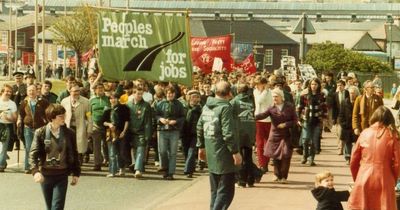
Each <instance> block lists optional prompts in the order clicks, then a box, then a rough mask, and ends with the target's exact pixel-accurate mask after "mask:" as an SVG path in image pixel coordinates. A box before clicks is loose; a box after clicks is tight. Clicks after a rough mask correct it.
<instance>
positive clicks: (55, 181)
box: [41, 174, 68, 210]
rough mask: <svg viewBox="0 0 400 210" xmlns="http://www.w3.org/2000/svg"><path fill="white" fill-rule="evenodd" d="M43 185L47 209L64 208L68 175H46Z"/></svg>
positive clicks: (60, 209)
mask: <svg viewBox="0 0 400 210" xmlns="http://www.w3.org/2000/svg"><path fill="white" fill-rule="evenodd" d="M41 186H42V192H43V195H44V200H45V202H46V207H47V210H62V209H64V205H65V197H66V195H67V187H68V175H66V174H65V175H57V176H45V177H44V182H43V183H42V184H41Z"/></svg>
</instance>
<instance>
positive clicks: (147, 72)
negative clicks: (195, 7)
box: [98, 11, 192, 86]
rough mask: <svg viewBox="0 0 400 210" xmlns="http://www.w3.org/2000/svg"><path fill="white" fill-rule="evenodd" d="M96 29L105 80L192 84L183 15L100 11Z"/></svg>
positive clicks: (186, 24) (187, 30)
mask: <svg viewBox="0 0 400 210" xmlns="http://www.w3.org/2000/svg"><path fill="white" fill-rule="evenodd" d="M98 30H99V31H98V36H99V37H98V47H99V66H100V68H101V70H102V72H103V76H104V78H105V79H107V80H115V81H118V80H125V79H137V78H144V79H148V80H154V81H172V82H177V83H181V84H183V85H188V86H191V83H192V63H191V59H190V48H189V24H188V20H187V18H186V16H185V15H182V14H153V13H137V12H136V13H133V12H110V11H102V12H100V17H99V27H98Z"/></svg>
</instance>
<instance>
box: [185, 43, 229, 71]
mask: <svg viewBox="0 0 400 210" xmlns="http://www.w3.org/2000/svg"><path fill="white" fill-rule="evenodd" d="M191 48H192V49H191V50H192V61H193V66H197V67H199V68H200V69H201V70H202V71H203V72H204V73H206V74H209V73H211V71H212V67H213V63H214V58H216V57H218V58H221V59H222V61H223V69H224V70H226V71H231V36H230V35H226V36H216V37H192V38H191Z"/></svg>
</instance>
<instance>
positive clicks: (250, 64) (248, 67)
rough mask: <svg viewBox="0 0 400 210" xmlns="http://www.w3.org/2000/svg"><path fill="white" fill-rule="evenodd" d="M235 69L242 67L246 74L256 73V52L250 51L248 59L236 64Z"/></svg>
mask: <svg viewBox="0 0 400 210" xmlns="http://www.w3.org/2000/svg"><path fill="white" fill-rule="evenodd" d="M235 69H241V70H243V72H244V73H246V74H254V73H256V71H257V67H256V65H255V62H254V54H253V53H250V55H249V56H247V58H246V59H244V60H243V61H242V62H241V63H239V64H235Z"/></svg>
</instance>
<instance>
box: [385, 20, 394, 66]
mask: <svg viewBox="0 0 400 210" xmlns="http://www.w3.org/2000/svg"><path fill="white" fill-rule="evenodd" d="M393 23H394V20H393V17H392V15H387V18H386V24H389V25H388V26H389V27H388V29H389V47H390V48H389V63H390V65H391V66H392V38H393V37H392V31H393V29H392V27H393ZM386 36H387V35H386ZM386 40H387V38H386ZM386 42H387V41H386Z"/></svg>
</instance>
